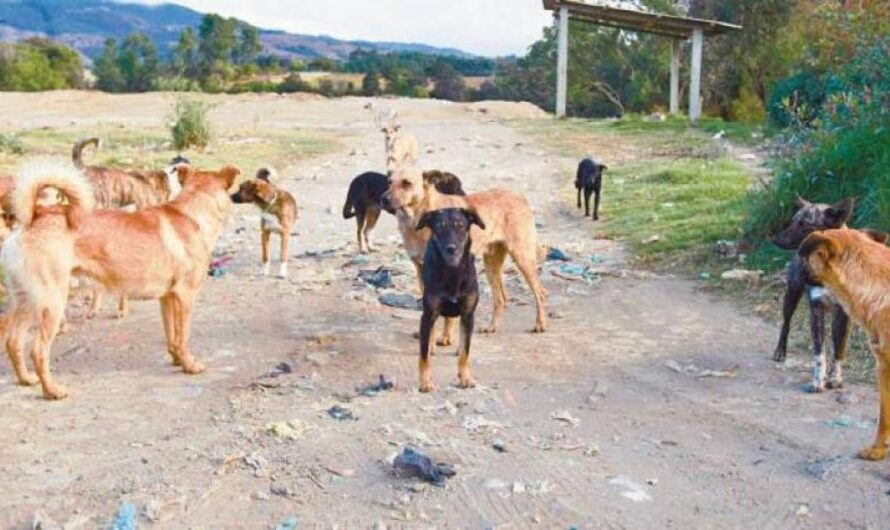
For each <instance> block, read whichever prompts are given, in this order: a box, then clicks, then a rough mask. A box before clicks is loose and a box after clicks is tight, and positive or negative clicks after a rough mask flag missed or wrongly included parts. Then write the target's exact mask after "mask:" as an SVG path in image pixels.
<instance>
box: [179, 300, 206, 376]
mask: <svg viewBox="0 0 890 530" xmlns="http://www.w3.org/2000/svg"><path fill="white" fill-rule="evenodd" d="M173 297H174V300H176V304H175V306H174V308H175V310H174V328H175V329H176V342H177V344H176V350H177V351H178V352H179V360H180V361H182V371H183V372H185V373H187V374H200V373H201V372H203V371H204V365H203V364H201V363H200V362H199V361H197V360H195V358H194V357H193V356H192V353H191V352H190V351H189V335H190V334H191V327H192V310H193V307H194V302H195V297H194V294H188V295H186V294H182V293H174V294H173Z"/></svg>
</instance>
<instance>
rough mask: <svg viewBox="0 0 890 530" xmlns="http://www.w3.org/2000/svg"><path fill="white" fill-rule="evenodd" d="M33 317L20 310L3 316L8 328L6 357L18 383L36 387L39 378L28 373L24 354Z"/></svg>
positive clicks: (14, 310)
mask: <svg viewBox="0 0 890 530" xmlns="http://www.w3.org/2000/svg"><path fill="white" fill-rule="evenodd" d="M30 320H31V315H30V314H28V313H27V312H26V311H22V310H20V309H13V310H12V312H11V313H7V314H6V315H4V316H3V321H4V325H6V326H8V328H6V332H5V333H6V355H7V356H8V357H9V363H10V364H12V369H13V371H14V372H15V378H16V382H17V383H18V384H19V385H21V386H31V385H36V384H37V383H39V382H40V380H39V379H37V376H34V375H31V374H30V373H29V372H28V367H27V366H26V365H25V357H24V354H23V350H24V346H25V333H26V332H27V331H28V324H30Z"/></svg>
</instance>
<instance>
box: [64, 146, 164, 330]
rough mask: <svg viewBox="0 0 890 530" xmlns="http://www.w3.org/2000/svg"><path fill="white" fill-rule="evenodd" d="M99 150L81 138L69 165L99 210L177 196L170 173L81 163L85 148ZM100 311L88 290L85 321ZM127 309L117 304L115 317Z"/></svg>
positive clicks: (96, 296)
mask: <svg viewBox="0 0 890 530" xmlns="http://www.w3.org/2000/svg"><path fill="white" fill-rule="evenodd" d="M91 145H92V146H93V147H94V148H95V149H97V150H98V149H99V148H100V147H101V145H102V141H101V140H100V139H99V138H85V139H83V140H80V141H79V142H77V143H75V144H74V147H73V148H72V150H71V161H72V162H73V163H74V167H76V168H77V169H79V170H81V171H82V172H83V173H84V174H85V175H86V176H87V178H88V179H89V181H90V186H91V188H92V190H93V198H94V199H95V203H96V205H97V206H98V207H100V208H126V209H128V210H130V211H133V210H141V209H142V208H147V207H149V206H155V205H158V204H162V203H165V202H167V201H169V200H171V199H173V197H175V196H176V194H177V193H179V191H180V189H181V184H180V183H179V181H178V179H177V175H176V173H175V172H174V171H169V170H168V171H162V170H151V171H137V170H125V169H120V168H113V167H102V166H87V165H84V163H83V150H84V149H85V148H86V147H88V146H91ZM101 307H102V292H101V291H100V290H98V289H93V290H92V296H91V301H90V306H89V308H88V309H87V315H86V316H87V318H93V317H95V316H96V315H97V314H98V313H99V309H100V308H101ZM129 311H130V307H129V303H128V301H127V299H126V298H121V299H120V301H119V304H118V309H117V317H118V318H123V317H125V316H126V315H127V313H129Z"/></svg>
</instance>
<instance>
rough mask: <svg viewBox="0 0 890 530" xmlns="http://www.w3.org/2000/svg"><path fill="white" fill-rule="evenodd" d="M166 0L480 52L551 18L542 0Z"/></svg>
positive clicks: (269, 21) (305, 28)
mask: <svg viewBox="0 0 890 530" xmlns="http://www.w3.org/2000/svg"><path fill="white" fill-rule="evenodd" d="M130 1H132V0H130ZM136 1H137V2H139V3H143V4H161V3H165V2H163V1H162V0H136ZM168 1H170V0H168ZM170 3H176V4H181V5H185V6H187V7H190V8H192V9H195V10H197V11H201V12H215V13H219V14H221V15H225V16H234V17H237V18H240V19H242V20H245V21H247V22H250V23H251V24H253V25H255V26H258V27H262V28H266V29H281V30H286V31H289V32H291V33H305V34H310V35H330V36H331V37H336V38H338V39H344V40H370V41H388V42H418V43H422V44H431V45H433V46H440V47H449V48H458V49H460V50H463V51H467V52H470V53H474V54H477V55H483V56H500V55H510V54H516V55H524V54H525V52H526V49H527V48H528V46H530V45H531V44H532V43H533V42H534V41H536V40H537V39H538V38H539V37H540V36H541V30H542V28H543V27H544V26H546V25H548V24H550V21H551V20H552V15H551V13H550V12H549V11H545V10H544V8H543V5H542V1H541V0H338V1H337V0H248V1H245V0H172V1H170Z"/></svg>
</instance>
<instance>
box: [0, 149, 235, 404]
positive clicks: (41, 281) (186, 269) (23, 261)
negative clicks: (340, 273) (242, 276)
mask: <svg viewBox="0 0 890 530" xmlns="http://www.w3.org/2000/svg"><path fill="white" fill-rule="evenodd" d="M177 173H178V175H179V178H180V180H181V181H182V182H183V190H182V193H180V194H179V195H178V196H177V197H176V199H174V200H173V201H171V202H169V203H166V204H162V205H159V206H153V207H149V208H146V209H143V210H139V211H137V212H134V213H126V212H122V211H119V210H101V209H100V210H93V192H92V190H91V189H90V186H89V181H88V180H87V179H86V178H85V177H84V176H83V174H82V173H81V172H80V171H78V170H77V169H76V168H74V167H73V166H72V165H71V164H70V163H60V162H58V161H51V160H35V161H31V162H30V163H29V164H27V165H26V166H25V167H24V168H23V169H22V171H21V174H20V176H19V181H18V183H17V185H16V191H15V196H14V208H15V213H16V217H17V219H18V222H19V223H20V224H21V227H20V229H18V230H16V231H15V232H13V234H12V235H11V236H10V237H9V239H8V240H7V241H6V243H5V244H4V245H3V249H2V252H0V263H2V266H3V269H4V271H5V272H6V282H7V287H8V290H9V293H10V299H11V306H10V309H9V311H8V312H7V313H6V314H4V315H3V318H2V321H0V323H2V329H3V330H4V331H5V333H4V334H5V335H6V351H7V354H8V355H9V360H10V362H11V363H12V367H13V370H14V371H15V374H16V378H17V380H18V383H19V384H21V385H32V384H35V383H37V382H38V380H39V382H40V384H41V386H42V388H43V396H44V397H45V398H47V399H61V398H64V397H65V396H66V395H67V392H66V390H65V389H64V388H62V387H60V386H58V385H56V383H55V382H54V381H53V379H52V376H51V374H50V370H49V354H50V350H51V347H52V343H53V339H54V338H55V335H56V331H57V330H58V328H59V323H60V321H61V319H62V317H63V315H64V311H65V304H66V301H67V299H68V289H69V284H70V280H71V277H72V275H74V276H77V277H83V278H87V279H89V280H90V281H92V282H93V283H95V284H97V285H98V286H100V287H101V288H102V289H104V290H106V291H110V292H113V293H116V294H119V295H121V296H129V297H134V298H142V299H158V300H160V306H161V320H162V322H163V325H164V332H165V335H166V339H167V340H166V342H167V351H168V353H169V354H170V357H171V358H172V360H173V364H174V365H177V366H181V367H182V369H183V371H185V372H186V373H189V374H197V373H200V372H202V371H204V366H203V365H202V364H201V363H200V362H198V361H197V360H196V359H195V358H194V357H193V356H192V353H191V351H190V350H189V346H188V341H189V334H190V331H191V320H192V314H193V311H194V304H195V298H196V296H197V294H198V291H199V290H200V288H201V284H202V283H203V281H204V278H205V277H206V276H207V267H208V266H209V264H210V257H211V252H212V250H213V247H214V245H215V244H216V241H217V239H218V238H219V236H220V234H221V232H222V230H223V227H224V224H225V221H226V219H227V218H228V216H229V214H230V212H231V210H232V201H231V200H230V199H229V194H228V192H227V190H228V189H229V188H230V187H231V186H232V185H233V184H234V182H235V179H236V178H237V177H238V175H239V174H240V170H239V169H238V168H237V167H234V166H225V167H223V168H222V169H221V170H219V171H199V170H196V169H194V168H191V167H190V166H187V165H180V166H177ZM45 188H55V189H57V190H59V192H60V193H61V194H62V196H63V198H64V200H63V201H62V203H60V204H57V205H53V206H40V205H39V204H38V202H37V199H38V197H39V195H40V193H41V191H42V190H44V189H45ZM35 322H36V324H37V328H38V332H37V334H36V337H35V340H34V345H33V349H32V351H31V357H32V359H33V361H34V368H35V370H36V372H37V378H34V377H33V376H32V375H31V374H30V373H29V372H28V369H27V368H26V366H25V362H24V358H23V356H22V348H23V345H24V339H25V335H26V333H27V331H28V328H30V327H31V325H32V324H34V323H35Z"/></svg>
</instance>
